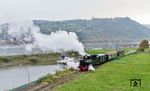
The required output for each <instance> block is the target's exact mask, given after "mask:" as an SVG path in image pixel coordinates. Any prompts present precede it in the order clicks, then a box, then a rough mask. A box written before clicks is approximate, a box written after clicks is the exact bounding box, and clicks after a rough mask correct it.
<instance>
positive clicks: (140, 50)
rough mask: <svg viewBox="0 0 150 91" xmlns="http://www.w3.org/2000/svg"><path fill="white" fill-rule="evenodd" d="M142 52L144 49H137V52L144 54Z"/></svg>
mask: <svg viewBox="0 0 150 91" xmlns="http://www.w3.org/2000/svg"><path fill="white" fill-rule="evenodd" d="M144 50H145V49H144V48H138V49H137V52H144Z"/></svg>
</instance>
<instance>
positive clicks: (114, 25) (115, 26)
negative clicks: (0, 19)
mask: <svg viewBox="0 0 150 91" xmlns="http://www.w3.org/2000/svg"><path fill="white" fill-rule="evenodd" d="M34 24H35V25H37V26H39V27H40V30H41V32H42V33H44V34H49V33H51V32H53V31H57V30H59V29H61V30H65V31H71V32H76V33H77V35H78V37H79V39H80V41H82V42H86V41H101V40H106V41H107V40H140V39H150V29H149V28H147V27H145V26H144V25H141V24H139V23H138V22H136V21H134V20H132V19H130V18H128V17H125V18H93V19H89V20H82V19H76V20H65V21H46V20H34ZM8 25H9V24H4V25H1V26H0V29H1V30H2V31H1V34H0V38H1V39H7V38H9V36H7V32H6V30H7V27H8Z"/></svg>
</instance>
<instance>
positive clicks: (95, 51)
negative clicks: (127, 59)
mask: <svg viewBox="0 0 150 91" xmlns="http://www.w3.org/2000/svg"><path fill="white" fill-rule="evenodd" d="M112 50H113V49H99V50H85V52H86V53H88V54H100V53H105V52H108V51H112Z"/></svg>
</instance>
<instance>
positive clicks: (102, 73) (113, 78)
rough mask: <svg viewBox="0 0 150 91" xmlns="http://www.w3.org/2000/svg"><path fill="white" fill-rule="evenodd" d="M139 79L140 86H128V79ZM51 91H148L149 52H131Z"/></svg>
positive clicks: (149, 78)
mask: <svg viewBox="0 0 150 91" xmlns="http://www.w3.org/2000/svg"><path fill="white" fill-rule="evenodd" d="M134 78H137V79H141V80H142V86H141V87H136V88H135V87H130V79H134ZM53 91H150V54H145V53H143V54H133V55H128V56H125V57H122V58H120V59H116V60H113V61H111V62H108V63H106V64H104V65H101V66H99V67H98V68H97V69H96V71H93V72H85V73H82V74H81V75H80V76H79V77H78V78H77V79H75V80H73V81H70V82H69V83H65V84H63V85H60V86H58V87H57V88H55V89H54V90H53Z"/></svg>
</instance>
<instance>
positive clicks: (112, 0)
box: [0, 0, 150, 24]
mask: <svg viewBox="0 0 150 91" xmlns="http://www.w3.org/2000/svg"><path fill="white" fill-rule="evenodd" d="M91 17H97V18H106V17H130V18H132V19H134V20H136V21H138V22H140V23H144V24H150V0H0V23H2V22H4V21H8V20H9V21H13V20H26V19H38V20H39V19H42V20H68V19H78V18H79V19H89V18H91Z"/></svg>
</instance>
